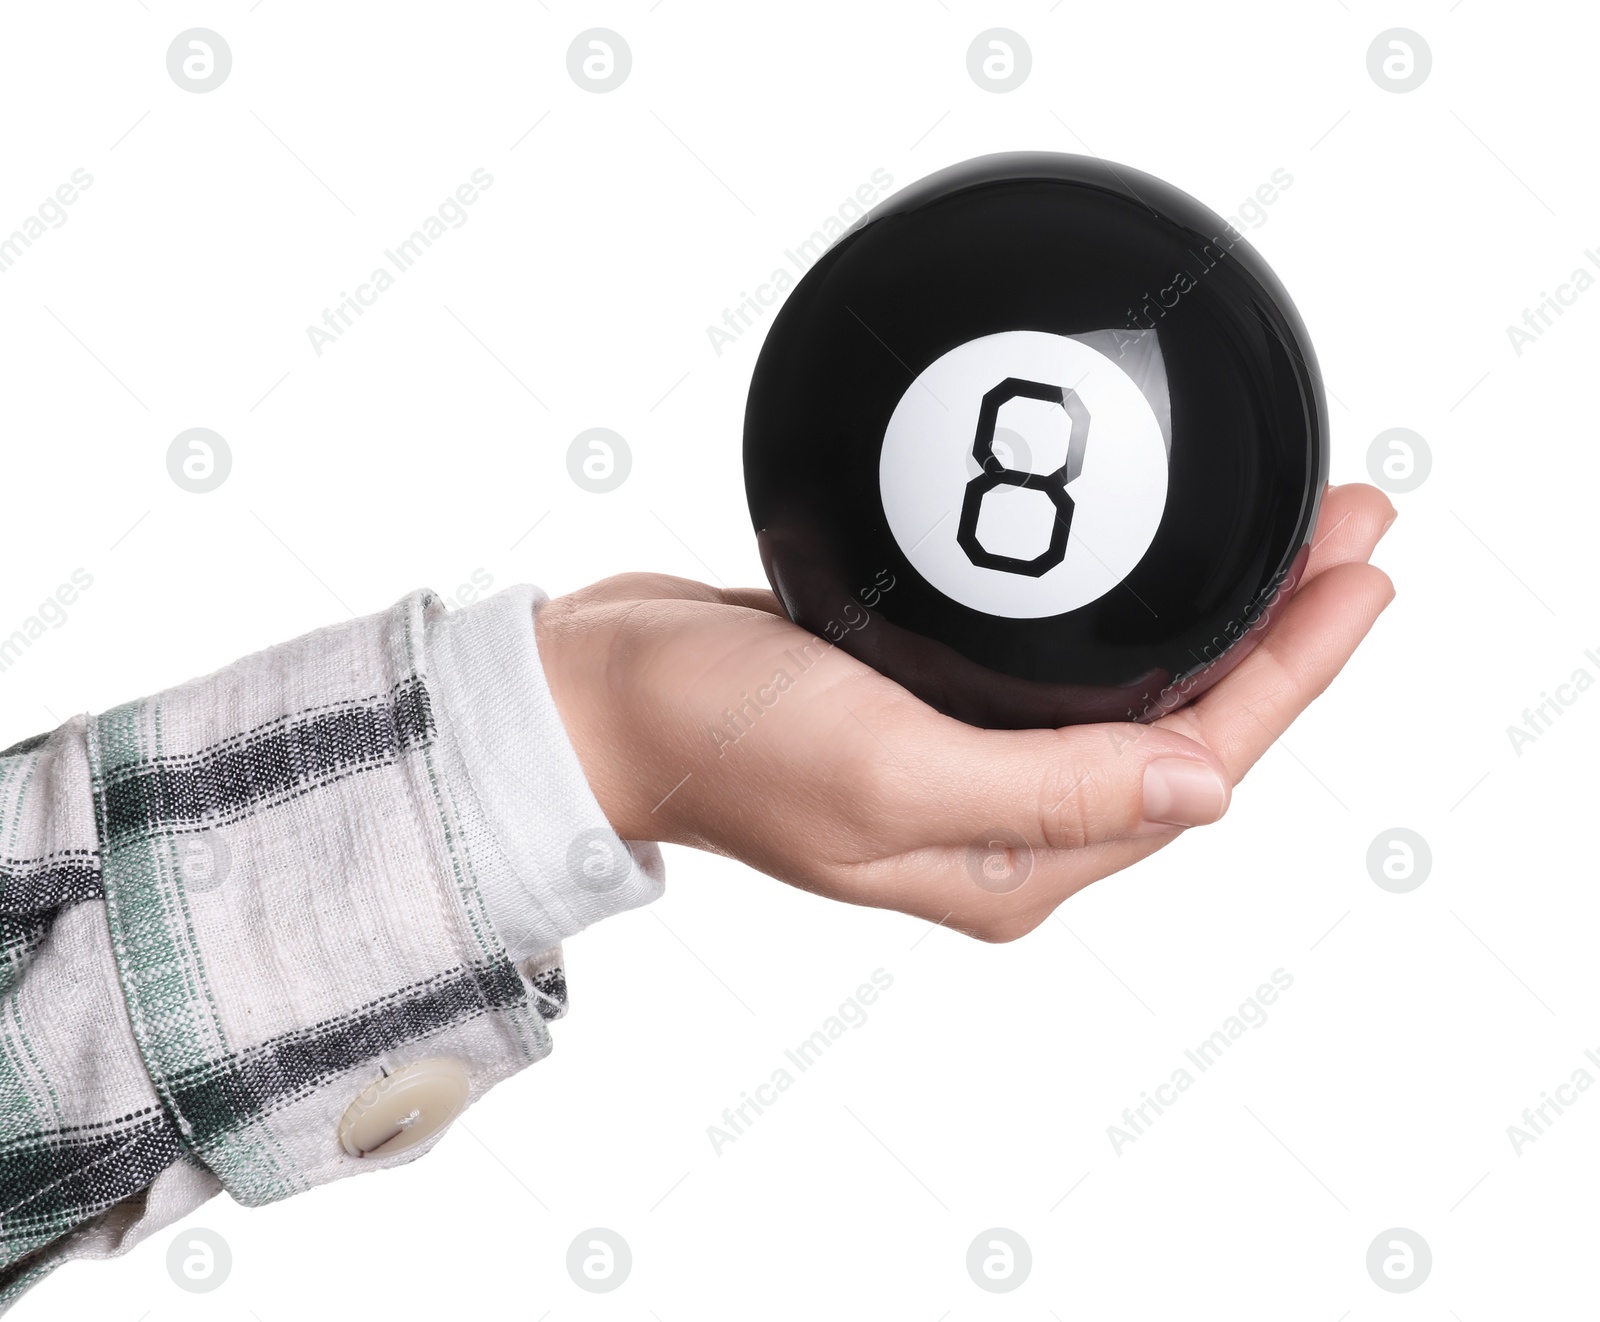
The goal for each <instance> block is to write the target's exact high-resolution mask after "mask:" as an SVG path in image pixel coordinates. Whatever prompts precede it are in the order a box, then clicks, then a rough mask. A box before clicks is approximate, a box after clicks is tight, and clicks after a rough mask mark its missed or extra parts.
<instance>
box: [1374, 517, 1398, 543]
mask: <svg viewBox="0 0 1600 1322" xmlns="http://www.w3.org/2000/svg"><path fill="white" fill-rule="evenodd" d="M1399 517H1400V511H1399V510H1396V511H1395V512H1394V513H1393V514H1391V515H1390V516H1389V522H1388V523H1386V524H1384V525H1383V527H1381V528H1379V529H1378V540H1379V541H1382V540H1383V535H1384V533H1386V532H1388V531H1389V529H1390V528H1392V527H1394V521H1395V520H1396V519H1398V518H1399Z"/></svg>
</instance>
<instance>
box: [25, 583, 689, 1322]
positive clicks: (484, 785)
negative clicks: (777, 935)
mask: <svg viewBox="0 0 1600 1322" xmlns="http://www.w3.org/2000/svg"><path fill="white" fill-rule="evenodd" d="M543 601H544V597H543V594H541V593H539V592H538V590H537V589H534V588H530V587H521V588H511V589H507V590H505V591H503V592H500V593H498V594H496V595H495V596H493V597H490V598H488V599H486V600H485V601H482V602H479V603H476V604H474V605H472V606H469V607H466V608H465V609H461V610H456V611H446V610H445V608H444V606H443V605H442V604H441V603H440V602H439V601H438V599H437V598H435V597H433V596H432V595H431V594H429V593H426V592H419V593H415V594H413V595H412V596H410V597H407V598H405V599H404V600H402V601H401V602H399V603H398V604H397V605H395V606H394V607H392V608H391V609H389V610H388V611H385V612H383V613H381V614H378V615H374V616H370V617H367V618H364V619H359V620H354V621H351V622H350V623H348V624H343V625H339V626H335V627H332V628H328V629H323V630H319V631H318V632H316V633H312V634H309V635H307V636H306V637H304V638H300V639H297V640H295V641H294V642H290V643H285V644H283V645H281V646H278V647H273V648H270V649H268V650H267V651H265V652H261V653H259V654H257V655H255V656H252V657H248V658H246V659H245V660H243V661H240V662H237V663H236V664H234V665H232V666H229V667H227V668H226V669H224V670H221V671H219V672H218V673H216V674H214V675H210V676H207V677H206V678H203V679H197V680H191V681H190V682H188V683H186V684H182V685H179V686H178V687H176V688H173V689H169V690H167V691H166V692H163V693H160V694H157V695H156V696H154V697H151V698H145V699H142V700H141V701H138V702H132V703H128V704H126V705H124V706H121V707H118V708H115V709H114V710H112V711H109V712H106V713H105V714H104V715H100V716H93V717H82V716H80V717H75V718H74V719H72V720H70V721H68V722H67V723H66V724H65V725H63V726H61V727H60V728H59V729H58V730H56V731H54V732H53V733H51V734H48V735H40V736H37V737H35V738H33V739H28V740H24V741H23V742H22V743H20V744H17V745H15V746H14V747H12V748H10V749H7V750H5V752H3V753H0V1311H3V1310H4V1308H5V1307H7V1306H8V1305H9V1304H10V1302H11V1301H12V1300H14V1299H15V1297H16V1296H17V1295H18V1294H20V1293H21V1292H22V1291H23V1290H24V1289H26V1288H27V1287H28V1286H29V1285H31V1284H33V1283H34V1282H35V1281H37V1280H38V1279H39V1278H40V1277H41V1276H43V1275H44V1274H45V1273H46V1272H48V1271H50V1270H51V1269H52V1268H53V1267H55V1266H57V1265H59V1264H60V1263H61V1262H63V1261H65V1260H67V1259H69V1258H75V1257H109V1256H112V1255H115V1254H118V1253H121V1252H124V1251H126V1250H127V1249H129V1248H131V1247H132V1246H133V1245H134V1244H135V1243H137V1242H138V1241H139V1240H140V1239H142V1238H143V1237H145V1236H146V1235H148V1234H150V1233H151V1232H152V1231H155V1230H158V1229H160V1228H161V1227H162V1226H165V1225H169V1224H171V1223H172V1222H174V1221H176V1220H178V1219H180V1218H181V1217H184V1216H186V1215H187V1214H188V1213H189V1212H190V1211H191V1210H193V1209H194V1208H195V1207H196V1206H198V1205H199V1204H200V1203H201V1202H203V1201H204V1200H205V1199H207V1198H209V1197H211V1196H212V1195H213V1194H215V1193H217V1192H218V1191H219V1190H221V1189H226V1190H227V1191H228V1192H229V1193H230V1194H231V1195H232V1196H233V1197H234V1198H236V1199H238V1200H239V1201H240V1202H242V1203H245V1204H247V1205H257V1204H262V1203H268V1202H272V1201H274V1200H276V1199H279V1198H286V1197H288V1196H290V1195H291V1194H295V1193H299V1192H301V1191H302V1190H305V1189H309V1188H311V1187H312V1186H314V1185H318V1184H322V1183H325V1182H327V1181H329V1180H334V1179H338V1178H340V1177H341V1176H345V1175H350V1174H354V1173H356V1172H358V1171H364V1170H370V1169H374V1168H381V1167H385V1166H391V1165H396V1164H399V1163H401V1162H405V1161H410V1160H413V1159H415V1158H416V1157H418V1156H420V1155H422V1153H424V1152H426V1151H427V1150H428V1149H429V1147H431V1146H432V1142H434V1141H436V1139H437V1135H434V1136H432V1137H431V1138H429V1139H427V1140H426V1141H423V1142H421V1143H419V1144H418V1145H416V1146H414V1147H411V1148H409V1149H408V1150H406V1151H403V1152H395V1153H392V1154H390V1155H385V1154H384V1153H383V1152H382V1151H375V1152H371V1153H369V1154H368V1155H366V1156H363V1157H356V1156H352V1155H350V1153H349V1152H347V1151H346V1149H345V1146H344V1145H343V1144H342V1143H341V1141H340V1137H339V1129H340V1122H341V1119H342V1117H344V1115H345V1113H346V1111H347V1109H348V1108H350V1107H351V1104H352V1102H353V1101H354V1099H355V1098H356V1097H357V1096H358V1094H361V1093H362V1091H363V1090H364V1089H366V1088H368V1087H369V1085H371V1084H373V1083H375V1082H377V1081H379V1080H381V1079H383V1078H385V1077H386V1076H388V1075H392V1074H393V1073H394V1072H395V1071H397V1070H399V1069H402V1068H403V1067H405V1066H406V1065H408V1064H411V1063H413V1062H416V1061H419V1060H423V1059H438V1058H441V1057H444V1058H448V1059H451V1060H453V1061H454V1062H456V1063H457V1065H458V1066H459V1067H460V1069H461V1071H462V1072H463V1073H464V1076H465V1079H466V1083H467V1088H466V1100H467V1102H468V1103H470V1102H471V1101H474V1100H476V1099H477V1098H478V1097H479V1096H481V1095H482V1094H483V1093H484V1092H485V1091H486V1090H487V1089H488V1088H490V1087H491V1086H493V1085H494V1084H495V1083H497V1082H499V1081H500V1080H501V1079H504V1078H505V1077H507V1076H508V1075H510V1074H512V1073H514V1072H516V1071H517V1070H520V1069H522V1068H523V1067H524V1066H526V1065H528V1064H531V1063H532V1062H533V1061H536V1060H539V1059H541V1058H542V1057H544V1056H545V1055H546V1054H547V1053H548V1052H549V1051H550V1032H549V1028H548V1023H549V1021H551V1020H553V1019H556V1018H559V1017H560V1016H561V1015H562V1014H563V1013H564V1012H565V1009H566V1004H567V993H566V981H565V975H564V972H563V966H562V957H561V947H560V942H561V940H562V939H563V938H564V937H566V936H569V935H571V934H572V933H574V932H577V931H579V930H581V929H582V928H583V927H585V926H587V925H588V924H590V923H592V922H594V921H596V920H598V919H600V918H603V917H605V916H606V915H608V914H611V913H615V912H618V911H621V910H624V909H628V908H632V907H635V906H637V905H640V904H643V903H646V902H648V901H649V900H651V899H653V898H655V897H656V896H657V895H658V894H660V891H661V886H662V877H661V856H660V853H659V851H658V850H657V849H656V847H655V846H654V845H651V844H624V842H622V841H620V840H618V839H617V837H616V836H615V834H614V833H613V832H612V831H611V829H610V827H609V826H608V825H607V823H606V820H605V817H604V815H603V814H602V813H601V811H600V807H599V805H598V803H596V801H595V799H594V796H593V794H592V793H591V792H590V791H589V788H588V785H587V783H586V782H585V780H584V777H583V772H582V768H581V767H580V765H579V763H578V760H577V756H576V754H575V753H574V752H573V750H572V747H571V745H570V743H569V742H568V740H567V738H566V734H565V731H564V729H563V727H562V725H561V720H560V716H559V714H558V713H557V712H556V709H555V706H554V704H553V702H552V701H551V698H550V694H549V691H548V688H547V687H546V685H545V682H544V677H543V672H542V670H541V668H540V665H539V660H538V652H537V648H536V645H535V641H534V632H533V615H534V610H535V609H536V608H537V607H538V606H539V605H540V604H541V603H542V602H543Z"/></svg>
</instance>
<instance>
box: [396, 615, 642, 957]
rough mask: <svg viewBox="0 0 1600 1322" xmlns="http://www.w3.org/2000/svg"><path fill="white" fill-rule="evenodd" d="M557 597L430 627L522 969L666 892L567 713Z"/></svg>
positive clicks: (456, 765) (458, 772) (442, 696)
mask: <svg viewBox="0 0 1600 1322" xmlns="http://www.w3.org/2000/svg"><path fill="white" fill-rule="evenodd" d="M546 600H548V598H547V597H546V596H545V594H544V593H543V592H541V591H540V590H539V589H538V588H535V587H530V586H527V585H521V586H517V587H511V588H506V589H504V590H503V591H501V592H498V593H496V594H495V595H494V596H492V597H489V598H487V599H485V600H483V601H481V602H477V603H475V604H473V605H471V606H467V607H465V608H463V609H461V610H456V611H452V612H450V613H449V614H446V615H439V616H435V617H434V618H432V619H430V620H429V621H428V624H427V629H426V643H425V646H426V650H427V656H428V664H429V668H430V669H431V671H432V673H433V676H434V680H435V683H436V692H437V697H438V699H439V702H440V705H441V707H442V708H443V710H442V711H441V713H440V716H441V719H440V722H439V726H440V735H441V742H442V744H443V746H444V751H445V756H446V769H447V774H449V775H451V777H452V779H459V781H460V783H461V785H462V786H463V787H464V790H465V792H461V793H458V794H457V796H456V798H457V805H458V810H459V812H460V816H461V824H462V829H463V831H464V832H465V833H467V835H468V837H469V839H468V846H469V848H470V849H471V851H472V853H473V855H474V858H475V859H476V860H479V863H480V866H479V869H478V880H479V885H480V887H481V897H482V900H483V904H484V908H485V910H486V912H487V913H488V915H489V919H490V921H491V922H492V923H493V924H494V926H495V929H496V931H497V932H498V934H499V936H500V939H501V941H502V942H503V943H504V944H505V947H506V951H507V953H508V954H509V955H510V956H511V957H512V959H514V960H521V959H524V958H526V957H528V956H531V955H534V954H537V953H538V952H540V951H543V950H547V949H549V948H550V947H552V946H554V945H556V944H558V943H559V942H560V941H562V940H563V939H564V938H566V937H568V936H571V935H573V934H574V933H575V932H580V931H582V930H583V929H584V928H585V927H588V926H589V925H590V924H591V923H596V922H598V921H599V920H600V919H602V918H605V917H608V916H609V915H611V914H614V913H620V912H621V911H623V910H625V909H633V908H637V907H638V906H639V905H642V904H647V903H649V902H650V901H651V900H653V899H655V898H656V897H657V896H659V895H660V894H661V892H662V889H663V884H664V883H663V868H662V859H661V851H660V850H659V849H658V848H657V847H656V846H655V845H654V844H652V843H629V842H624V841H623V840H621V839H620V838H619V837H618V836H617V834H616V832H615V831H613V830H612V829H611V826H610V824H609V823H608V822H607V821H606V817H605V814H604V813H603V812H602V811H601V809H600V804H599V803H598V801H597V800H596V799H595V797H594V793H593V792H592V791H591V790H590V788H589V783H588V781H587V779H586V778H585V777H584V773H583V767H582V765H581V764H580V762H579V761H578V756H577V754H576V752H575V751H574V750H573V747H572V743H571V740H570V739H569V738H568V736H567V732H566V728H565V726H564V725H563V724H562V721H561V715H560V713H559V712H558V711H557V710H556V705H555V701H554V699H553V698H552V697H551V695H550V687H549V685H548V684H547V683H546V682H545V676H544V668H543V666H542V665H541V663H540V660H539V648H538V643H537V641H536V639H535V636H534V628H533V618H534V612H535V611H536V610H537V609H538V608H539V607H540V606H541V605H543V603H544V602H545V601H546ZM485 861H487V862H485Z"/></svg>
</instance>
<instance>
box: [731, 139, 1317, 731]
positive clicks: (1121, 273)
mask: <svg viewBox="0 0 1600 1322" xmlns="http://www.w3.org/2000/svg"><path fill="white" fill-rule="evenodd" d="M1326 432H1327V405H1326V401H1325V400H1324V398H1323V390H1322V381H1321V376H1320V374H1319V373H1318V370H1317V366H1316V359H1315V357H1314V356H1313V354H1312V350H1311V345H1310V342H1309V340H1308V339H1307V337H1306V331H1305V327H1304V326H1303V325H1302V324H1301V321H1300V317H1299V315H1298V314H1297V313H1296V312H1295V310H1294V307H1293V305H1292V304H1291V303H1290V301H1289V297H1288V295H1287V294H1286V293H1285V292H1284V289H1283V287H1282V285H1280V284H1279V282H1278V280H1277V278H1276V277H1275V276H1274V275H1273V274H1272V272H1271V270H1269V269H1268V267H1267V264H1266V263H1265V262H1264V261H1263V260H1262V259H1261V257H1260V256H1259V255H1258V254H1257V253H1256V251H1255V250H1254V249H1253V248H1251V246H1250V245H1249V244H1248V243H1247V242H1245V241H1244V239H1242V238H1241V237H1240V236H1239V235H1238V233H1237V232H1236V231H1235V230H1233V229H1232V228H1231V227H1230V226H1229V225H1228V224H1227V223H1226V222H1225V221H1223V220H1222V219H1220V218H1219V217H1218V216H1216V215H1215V214H1214V213H1212V212H1211V211H1209V210H1208V209H1207V208H1205V207H1204V206H1202V205H1201V204H1200V203H1199V202H1197V201H1195V200H1194V199H1193V198H1192V197H1189V196H1188V195H1187V194H1185V193H1183V192H1180V191H1179V190H1178V189H1176V188H1174V187H1172V186H1171V185H1170V184H1166V183H1163V182H1162V181H1161V180H1159V179H1156V178H1153V177H1152V176H1150V175H1147V174H1142V173H1140V172H1139V171H1137V170H1131V169H1128V168H1127V167H1126V166H1120V165H1112V164H1109V163H1108V162H1105V161H1100V160H1097V159H1093V158H1088V157H1081V156H1062V155H1052V154H1047V153H1014V154H1006V155H999V156H986V157H982V158H980V159H978V160H974V161H969V162H966V163H965V164H962V165H958V166H954V167H952V168H950V169H947V170H942V171H940V172H939V173H937V174H934V175H932V176H930V177H929V178H927V179H924V180H922V181H920V182H919V183H917V184H914V185H912V186H911V187H909V188H906V189H904V190H903V191H902V192H900V193H899V194H897V195H895V196H894V197H893V198H892V199H890V200H889V201H888V202H886V203H885V204H884V205H882V206H880V207H878V208H877V209H876V210H874V211H873V212H871V213H870V214H869V215H867V216H866V217H864V218H863V219H862V220H861V221H860V222H858V223H857V224H856V225H855V226H854V227H852V229H851V230H850V231H849V232H848V233H846V234H845V235H844V236H843V237H842V238H841V239H840V240H839V241H838V242H837V243H836V244H835V245H834V246H833V247H832V248H831V249H829V250H828V252H827V253H826V254H824V255H823V257H822V258H821V259H820V260H819V261H818V262H817V263H816V264H815V265H814V266H813V267H812V268H811V269H810V270H809V271H808V272H807V273H806V275H805V277H804V278H803V279H802V280H801V281H800V282H799V284H798V285H796V287H795V288H794V290H793V292H791V293H790V295H789V297H788V300H787V301H786V303H785V304H784V306H783V308H782V309H781V310H780V312H779V313H778V315H777V317H776V318H775V320H774V322H773V324H772V328H771V330H770V332H769V333H768V335H767V339H766V343H765V344H764V345H763V346H762V350H761V355H760V358H759V360H758V362H757V363H756V368H755V375H754V379H753V381H752V383H751V387H750V397H749V402H748V405H747V408H746V412H745V431H744V465H745V488H746V493H747V495H748V497H749V502H750V513H751V517H752V519H753V521H754V523H755V529H756V533H757V537H758V541H759V543H760V548H761V556H762V561H763V563H764V565H765V566H766V570H767V576H768V578H769V579H770V580H771V583H772V587H773V590H774V591H775V592H776V593H777V596H778V598H779V600H780V601H781V602H782V604H783V607H784V609H785V610H786V611H787V612H788V613H789V615H790V617H791V618H792V619H793V620H794V621H795V622H796V623H797V624H799V625H801V626H802V627H804V628H806V629H809V630H811V631H812V632H813V633H816V634H817V635H819V636H820V637H822V638H825V639H827V640H829V641H831V642H834V643H837V644H838V645H839V646H841V647H843V648H845V649H846V650H847V651H849V652H850V653H852V654H853V655H855V656H857V657H859V658H860V659H861V660H863V661H865V662H867V663H868V664H870V665H872V666H874V667H876V668H877V669H878V670H880V671H881V672H882V673H883V674H885V675H888V676H889V677H890V678H892V679H895V680H897V681H899V682H900V683H901V684H903V685H904V686H905V687H906V688H908V689H909V690H911V692H913V693H915V694H917V695H918V696H919V697H921V698H922V699H923V700H924V701H926V702H928V703H930V704H931V705H932V706H934V707H936V708H938V709H939V710H940V711H942V712H945V713H947V714H949V715H951V716H955V717H959V718H960V719H962V720H964V721H968V722H970V723H972V724H975V725H983V726H991V727H1005V728H1014V727H1023V726H1058V725H1068V724H1074V723H1077V722H1083V721H1104V720H1149V719H1153V718H1154V717H1156V716H1158V715H1160V714H1162V713H1163V712H1165V711H1169V710H1171V709H1172V708H1174V707H1176V706H1178V705H1180V704H1181V703H1183V702H1185V701H1187V700H1188V699H1190V698H1192V697H1194V696H1195V695H1197V694H1198V693H1199V692H1201V691H1202V690H1203V689H1204V688H1205V687H1207V686H1208V685H1209V684H1211V683H1213V682H1215V680H1216V679H1217V678H1219V677H1220V676H1221V674H1222V673H1224V672H1225V671H1226V670H1227V669H1228V668H1230V667H1231V666H1232V665H1233V664H1235V663H1236V662H1237V660H1238V659H1239V658H1240V657H1242V656H1243V655H1244V653H1245V652H1247V651H1248V650H1249V648H1250V647H1251V646H1253V644H1254V642H1255V641H1256V640H1258V639H1259V637H1260V636H1261V633H1262V631H1263V630H1264V629H1265V628H1266V627H1267V626H1268V624H1269V623H1270V621H1271V619H1272V617H1273V614H1274V606H1275V605H1276V604H1277V603H1279V602H1280V601H1281V600H1282V599H1283V598H1286V597H1287V596H1288V594H1289V593H1290V592H1292V591H1293V588H1294V585H1295V582H1296V581H1297V580H1298V577H1299V575H1300V573H1301V571H1302V569H1303V567H1304V564H1305V560H1306V556H1307V553H1308V550H1309V547H1308V539H1309V538H1310V535H1311V530H1312V527H1313V524H1314V522H1315V519H1316V512H1317V505H1318V502H1319V500H1320V497H1321V493H1322V489H1323V486H1324V483H1325V482H1326V478H1327V462H1328V461H1327V451H1326V445H1325V441H1324V437H1325V435H1326Z"/></svg>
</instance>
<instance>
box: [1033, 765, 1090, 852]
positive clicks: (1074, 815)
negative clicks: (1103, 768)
mask: <svg viewBox="0 0 1600 1322" xmlns="http://www.w3.org/2000/svg"><path fill="white" fill-rule="evenodd" d="M1105 797H1106V787H1105V782H1104V779H1103V778H1102V777H1100V776H1097V775H1096V774H1095V773H1094V772H1093V771H1091V770H1089V769H1087V768H1084V767H1077V766H1072V765H1070V764H1069V765H1063V766H1059V767H1056V768H1054V769H1053V770H1052V771H1051V772H1050V774H1049V775H1047V776H1045V778H1044V779H1043V780H1042V781H1041V782H1040V785H1039V834H1040V838H1041V839H1042V840H1043V841H1044V843H1045V847H1046V848H1048V849H1082V848H1084V847H1085V846H1086V845H1088V844H1090V843H1091V842H1092V840H1093V839H1094V835H1095V828H1096V826H1097V824H1098V823H1099V821H1100V818H1101V815H1102V805H1103V803H1104V800H1105Z"/></svg>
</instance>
